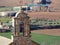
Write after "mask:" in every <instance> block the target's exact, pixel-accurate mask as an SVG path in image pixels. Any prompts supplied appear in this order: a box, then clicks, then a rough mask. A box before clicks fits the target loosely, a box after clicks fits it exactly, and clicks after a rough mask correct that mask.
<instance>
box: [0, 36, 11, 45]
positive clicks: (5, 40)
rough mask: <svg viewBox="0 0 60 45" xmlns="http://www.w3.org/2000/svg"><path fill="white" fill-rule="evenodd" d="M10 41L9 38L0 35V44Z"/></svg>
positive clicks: (4, 44)
mask: <svg viewBox="0 0 60 45" xmlns="http://www.w3.org/2000/svg"><path fill="white" fill-rule="evenodd" d="M10 43H11V40H10V39H8V38H5V37H2V36H0V45H8V44H10Z"/></svg>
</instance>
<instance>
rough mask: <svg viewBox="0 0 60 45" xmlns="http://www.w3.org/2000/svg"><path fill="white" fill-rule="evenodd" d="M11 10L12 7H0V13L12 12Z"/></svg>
mask: <svg viewBox="0 0 60 45" xmlns="http://www.w3.org/2000/svg"><path fill="white" fill-rule="evenodd" d="M12 10H13V8H12V7H0V12H1V11H12Z"/></svg>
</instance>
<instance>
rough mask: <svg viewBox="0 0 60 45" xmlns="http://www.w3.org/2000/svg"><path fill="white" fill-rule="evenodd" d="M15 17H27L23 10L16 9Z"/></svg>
mask: <svg viewBox="0 0 60 45" xmlns="http://www.w3.org/2000/svg"><path fill="white" fill-rule="evenodd" d="M15 17H22V18H29V16H28V14H27V13H26V12H24V11H18V12H17V13H16V15H15Z"/></svg>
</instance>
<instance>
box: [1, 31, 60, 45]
mask: <svg viewBox="0 0 60 45" xmlns="http://www.w3.org/2000/svg"><path fill="white" fill-rule="evenodd" d="M31 35H32V40H33V41H35V42H37V43H39V44H41V43H46V44H47V45H50V44H55V43H58V42H60V36H51V35H46V34H35V33H32V34H31ZM0 36H4V37H7V38H11V32H8V33H0Z"/></svg>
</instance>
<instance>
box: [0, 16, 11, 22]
mask: <svg viewBox="0 0 60 45" xmlns="http://www.w3.org/2000/svg"><path fill="white" fill-rule="evenodd" d="M0 21H1V22H9V21H11V18H9V17H0Z"/></svg>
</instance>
